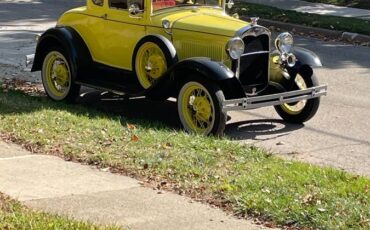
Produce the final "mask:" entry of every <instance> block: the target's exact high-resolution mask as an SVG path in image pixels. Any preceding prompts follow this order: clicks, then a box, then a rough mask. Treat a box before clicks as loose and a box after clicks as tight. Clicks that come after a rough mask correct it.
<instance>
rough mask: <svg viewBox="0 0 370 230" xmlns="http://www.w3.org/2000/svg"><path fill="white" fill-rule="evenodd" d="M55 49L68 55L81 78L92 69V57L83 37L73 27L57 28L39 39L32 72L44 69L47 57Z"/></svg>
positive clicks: (51, 29)
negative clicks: (59, 49) (48, 52)
mask: <svg viewBox="0 0 370 230" xmlns="http://www.w3.org/2000/svg"><path fill="white" fill-rule="evenodd" d="M53 47H58V48H61V49H63V51H65V52H66V53H67V54H68V56H69V58H70V62H71V65H73V67H74V69H75V70H76V71H78V75H79V76H82V75H83V73H84V72H85V71H88V69H89V68H91V63H92V57H91V55H90V52H89V50H88V48H87V46H86V44H85V42H84V41H83V39H82V38H81V36H80V35H79V34H78V33H77V32H76V31H75V30H74V29H73V28H71V27H55V28H50V29H48V30H47V31H45V32H44V33H43V34H42V35H41V37H40V38H39V40H38V43H37V47H36V53H35V59H34V64H33V66H32V70H31V71H39V70H41V69H42V63H43V61H44V58H45V55H46V53H47V51H49V50H50V49H51V48H53Z"/></svg>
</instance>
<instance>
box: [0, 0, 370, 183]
mask: <svg viewBox="0 0 370 230" xmlns="http://www.w3.org/2000/svg"><path fill="white" fill-rule="evenodd" d="M84 2H85V1H61V0H53V1H52V0H48V1H47V0H38V1H37V0H28V1H27V0H23V1H1V2H0V77H7V78H9V77H21V78H24V79H27V80H32V81H38V82H39V81H40V73H34V74H29V73H26V72H24V71H23V69H24V64H23V63H24V55H26V54H29V53H32V52H33V50H34V46H35V44H34V42H33V37H34V35H35V34H36V33H40V32H42V31H43V30H45V29H46V28H48V27H51V26H53V25H54V24H55V20H56V18H57V17H58V16H59V15H60V13H62V12H63V11H65V10H66V9H68V8H71V7H73V6H76V5H82V4H84ZM295 43H296V46H300V47H304V48H307V49H310V50H313V51H314V52H316V53H317V54H318V55H319V56H320V58H321V59H322V62H323V64H324V67H322V68H318V69H316V70H315V72H316V74H317V76H318V78H319V80H320V82H321V83H324V84H328V85H329V94H328V96H327V97H324V98H322V104H321V107H320V109H319V112H318V113H317V115H316V116H315V117H314V118H313V119H312V120H311V121H309V122H307V123H306V124H305V125H291V124H286V123H284V122H283V121H282V120H281V119H280V118H279V117H278V116H277V114H276V113H275V111H274V109H273V108H265V109H258V110H253V111H245V112H232V113H230V114H229V115H230V116H231V120H230V121H229V122H228V125H227V128H226V134H227V135H228V136H229V137H231V138H233V139H235V141H236V142H243V143H251V144H254V145H257V146H260V147H263V148H266V149H268V150H271V151H272V152H273V153H277V154H280V155H281V156H284V157H288V158H293V159H299V160H303V161H307V162H311V163H315V164H319V165H328V166H334V167H336V168H340V169H344V170H347V171H351V172H355V173H358V174H361V175H368V176H369V175H370V119H369V118H370V115H369V114H370V90H369V88H370V61H369V60H370V48H368V47H359V46H353V45H349V44H343V43H338V42H324V41H321V40H317V39H314V38H309V37H299V36H297V37H295ZM100 99H101V98H99V97H95V96H90V97H86V96H85V98H83V99H82V101H83V103H87V104H90V105H91V106H99V105H97V104H99V103H96V102H97V101H99V102H101V103H100V104H101V105H102V107H104V109H106V110H108V111H109V112H119V113H121V114H123V115H125V116H133V117H143V118H147V119H153V120H158V121H161V122H164V123H167V124H168V125H169V126H175V127H178V126H179V125H178V119H177V115H176V106H175V105H174V103H172V102H168V103H158V102H150V101H146V100H131V101H128V102H119V103H117V102H115V103H112V102H111V101H109V102H107V101H105V100H100ZM144 105H145V106H144ZM110 106H111V107H110ZM154 108H155V109H154ZM168 111H172V112H168ZM149 114H150V116H149Z"/></svg>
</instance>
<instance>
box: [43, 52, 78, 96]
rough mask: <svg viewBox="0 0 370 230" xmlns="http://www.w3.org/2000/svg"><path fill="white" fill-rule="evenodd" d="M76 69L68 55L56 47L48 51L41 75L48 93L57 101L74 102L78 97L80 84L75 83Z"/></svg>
mask: <svg viewBox="0 0 370 230" xmlns="http://www.w3.org/2000/svg"><path fill="white" fill-rule="evenodd" d="M74 74H75V71H74V69H73V67H72V66H71V64H70V61H68V55H66V54H65V52H63V51H62V50H61V49H59V48H57V47H55V48H51V49H49V50H48V51H47V52H46V55H45V58H44V61H43V65H42V71H41V77H42V83H43V86H44V89H45V92H46V94H47V95H48V96H49V97H50V98H51V99H53V100H55V101H63V100H65V101H69V102H73V101H75V99H76V98H77V97H78V95H79V92H80V86H79V85H76V84H75V83H74V79H75V76H74Z"/></svg>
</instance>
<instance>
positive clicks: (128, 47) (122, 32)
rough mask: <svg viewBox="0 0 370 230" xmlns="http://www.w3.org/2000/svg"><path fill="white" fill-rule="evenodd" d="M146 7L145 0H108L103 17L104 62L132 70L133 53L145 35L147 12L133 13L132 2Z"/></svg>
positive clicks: (141, 7)
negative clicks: (129, 8)
mask: <svg viewBox="0 0 370 230" xmlns="http://www.w3.org/2000/svg"><path fill="white" fill-rule="evenodd" d="M133 3H135V4H138V5H139V7H140V9H141V10H143V9H144V0H108V4H107V6H106V8H105V9H106V12H105V15H104V17H103V18H102V20H103V24H104V28H105V33H104V35H103V36H102V37H101V39H103V41H102V42H100V44H102V49H103V51H104V52H103V54H102V60H101V61H102V62H103V63H104V64H106V65H109V66H112V67H116V68H120V69H125V70H132V69H133V68H132V55H133V52H134V49H135V46H136V44H137V43H138V41H139V40H140V39H141V38H142V37H144V36H145V14H144V13H140V14H137V15H131V14H130V13H129V11H128V7H129V5H130V4H133Z"/></svg>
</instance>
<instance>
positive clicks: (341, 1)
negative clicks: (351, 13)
mask: <svg viewBox="0 0 370 230" xmlns="http://www.w3.org/2000/svg"><path fill="white" fill-rule="evenodd" d="M305 1H307V2H319V3H326V4H333V5H337V6H347V7H354V8H360V9H367V10H370V1H369V0H305Z"/></svg>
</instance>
